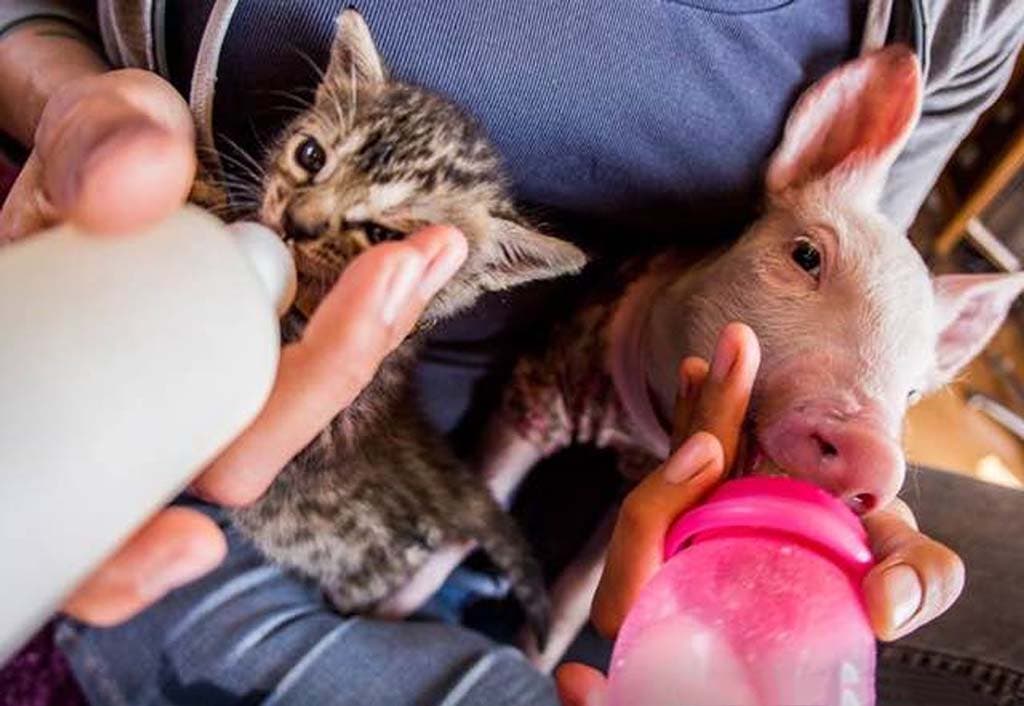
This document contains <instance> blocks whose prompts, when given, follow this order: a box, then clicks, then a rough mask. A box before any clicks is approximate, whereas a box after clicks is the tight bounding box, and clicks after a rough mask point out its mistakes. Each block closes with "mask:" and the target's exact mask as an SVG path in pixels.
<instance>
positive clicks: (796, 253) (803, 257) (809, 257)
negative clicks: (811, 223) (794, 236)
mask: <svg viewBox="0 0 1024 706" xmlns="http://www.w3.org/2000/svg"><path fill="white" fill-rule="evenodd" d="M791 257H792V258H793V262H795V263H796V264H797V266H798V267H799V268H800V269H801V270H803V271H804V272H806V273H808V274H809V275H811V276H812V277H814V278H815V279H817V278H818V277H820V276H821V253H820V252H819V251H818V248H816V247H815V246H814V243H812V242H811V241H810V240H808V239H807V238H800V239H799V240H797V241H796V243H795V244H794V245H793V250H792V251H791Z"/></svg>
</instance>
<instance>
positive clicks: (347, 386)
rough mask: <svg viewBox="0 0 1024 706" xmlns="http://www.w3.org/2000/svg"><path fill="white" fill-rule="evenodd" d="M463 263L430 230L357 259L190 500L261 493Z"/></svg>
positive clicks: (445, 232)
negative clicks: (198, 496) (259, 408)
mask: <svg viewBox="0 0 1024 706" xmlns="http://www.w3.org/2000/svg"><path fill="white" fill-rule="evenodd" d="M465 257H466V241H465V238H463V237H462V235H461V234H460V233H459V232H458V231H457V230H455V229H453V228H448V227H440V226H434V227H430V228H426V229H424V230H423V231H420V232H419V233H417V234H416V235H414V236H412V237H410V238H408V239H407V240H405V241H403V242H400V243H386V244H383V245H379V246H376V247H374V248H371V249H370V250H368V251H367V252H366V253H364V254H363V255H361V256H359V257H358V258H356V259H355V260H354V261H353V262H352V264H350V265H349V266H348V267H347V268H346V269H345V271H344V273H343V274H342V276H341V278H340V279H339V280H338V282H337V283H336V284H335V285H334V287H333V289H332V290H331V292H330V293H329V294H328V295H327V297H325V299H324V301H323V302H322V303H321V305H320V307H319V308H318V309H317V311H316V313H315V315H314V316H313V318H312V320H311V321H310V323H309V326H308V327H307V329H306V332H305V333H304V335H303V338H302V340H301V341H300V342H299V343H296V344H292V345H289V346H286V347H285V348H284V350H283V351H282V353H281V361H280V363H279V365H278V373H277V380H276V381H275V384H274V389H273V390H272V391H271V394H270V398H269V400H268V401H267V404H266V405H265V406H264V408H263V411H262V412H261V413H260V415H259V416H258V417H257V418H256V420H255V421H254V422H253V423H252V424H251V425H250V426H249V428H248V429H247V430H246V431H245V432H244V433H243V434H242V435H241V436H240V437H239V438H238V439H236V440H235V441H234V442H233V443H232V444H231V446H229V447H228V449H227V450H226V451H225V452H224V453H222V454H221V456H220V457H219V458H218V459H217V460H216V461H215V462H214V463H213V464H212V465H211V467H210V468H209V469H207V470H206V471H205V472H204V473H203V474H202V475H201V476H200V477H199V479H198V480H197V481H196V483H195V484H194V486H193V488H194V489H195V490H196V492H198V493H199V494H201V495H202V496H203V497H206V498H208V499H210V500H214V501H216V502H219V503H223V504H226V505H244V504H248V503H251V502H253V501H254V500H256V499H257V498H258V497H259V496H260V495H262V494H263V492H264V491H265V490H266V489H267V487H268V486H269V485H270V483H271V482H272V481H273V480H274V477H275V476H276V475H277V474H278V472H280V470H281V468H283V467H284V466H285V464H286V463H287V462H288V461H289V460H290V459H291V458H292V457H293V456H295V454H297V453H298V452H299V451H301V450H302V449H303V448H304V447H305V446H306V445H307V444H309V442H310V441H312V440H313V438H314V437H315V436H316V435H317V434H318V433H319V432H320V431H321V430H322V429H324V428H325V427H326V426H327V425H328V424H329V423H330V421H331V419H333V418H334V416H335V415H337V414H338V412H339V411H341V410H342V409H344V408H345V407H346V406H348V405H349V404H350V403H351V402H352V400H353V399H355V397H356V395H358V394H359V393H360V392H361V391H362V389H363V388H364V387H365V386H366V384H367V383H368V382H369V381H370V380H371V379H372V378H373V375H374V374H375V373H376V370H377V366H378V365H379V364H380V362H381V360H383V359H384V357H385V356H386V355H387V354H388V353H390V352H391V351H392V350H393V349H394V347H395V346H396V345H397V344H398V343H399V342H401V341H402V340H403V339H404V338H405V336H406V335H408V333H409V330H410V327H411V326H412V324H413V322H415V321H416V320H417V319H418V318H419V316H420V315H421V314H422V312H423V308H424V306H425V305H426V303H427V302H428V301H429V300H430V299H431V298H432V297H433V295H434V294H435V293H436V292H437V290H438V289H440V287H441V286H442V285H443V284H444V283H445V282H446V281H447V280H448V279H449V278H450V277H451V276H452V275H453V274H454V273H455V271H456V270H457V269H458V268H459V266H460V265H461V263H462V262H463V261H464V259H465Z"/></svg>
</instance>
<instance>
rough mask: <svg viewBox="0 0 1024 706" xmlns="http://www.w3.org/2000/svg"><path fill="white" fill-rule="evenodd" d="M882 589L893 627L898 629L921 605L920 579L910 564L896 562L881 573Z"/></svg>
mask: <svg viewBox="0 0 1024 706" xmlns="http://www.w3.org/2000/svg"><path fill="white" fill-rule="evenodd" d="M882 590H883V591H884V592H885V599H886V603H887V604H888V605H889V610H890V611H891V615H892V624H893V628H894V629H899V628H901V627H903V626H904V625H906V624H907V622H908V621H909V620H910V619H911V618H913V617H914V615H915V614H916V613H917V611H918V609H919V608H920V607H921V598H922V591H921V580H920V579H919V578H918V576H917V572H916V571H914V570H913V569H912V568H911V567H910V566H907V565H906V564H897V565H896V566H894V567H892V568H890V569H886V570H885V573H883V574H882Z"/></svg>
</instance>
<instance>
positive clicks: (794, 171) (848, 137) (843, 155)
mask: <svg viewBox="0 0 1024 706" xmlns="http://www.w3.org/2000/svg"><path fill="white" fill-rule="evenodd" d="M920 105H921V72H920V69H919V68H918V64H917V58H916V57H915V56H914V54H913V53H912V52H911V51H910V50H909V49H907V48H906V47H903V46H898V45H897V46H891V47H888V48H886V49H882V50H880V51H876V52H873V53H871V54H867V55H865V56H863V57H861V58H859V59H857V60H855V61H852V62H849V63H847V64H844V65H843V66H840V67H839V68H838V69H835V70H834V71H832V72H831V73H829V74H828V75H826V76H825V77H824V78H823V79H821V80H820V81H818V82H817V83H816V84H814V85H813V86H811V87H810V88H809V89H808V90H807V91H806V92H805V93H804V94H803V95H802V96H801V97H800V100H799V101H798V102H797V104H796V106H795V107H794V108H793V110H792V111H791V112H790V115H789V120H788V121H787V122H786V129H785V134H784V135H783V138H782V144H781V145H780V146H779V148H778V149H777V150H776V152H775V154H774V155H773V156H772V159H771V162H770V163H769V166H768V173H767V176H766V180H765V184H766V187H767V189H768V192H769V193H781V192H783V191H785V190H787V189H791V188H794V187H799V186H802V185H804V184H807V183H809V182H812V181H817V180H821V179H826V180H828V181H829V183H830V186H833V187H835V188H838V189H841V190H843V191H844V192H845V193H847V194H848V195H849V196H852V197H854V198H856V199H858V200H863V201H864V202H865V203H870V204H877V202H878V199H879V198H880V196H881V193H882V188H883V186H884V185H885V178H886V175H887V174H888V172H889V167H891V166H892V163H893V162H894V161H895V160H896V157H897V155H898V154H899V152H900V150H901V149H902V148H903V145H904V143H905V142H906V141H907V137H909V135H910V132H911V130H913V128H914V125H915V124H916V123H917V118H918V113H919V111H920Z"/></svg>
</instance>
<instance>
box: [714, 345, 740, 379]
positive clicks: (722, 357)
mask: <svg viewBox="0 0 1024 706" xmlns="http://www.w3.org/2000/svg"><path fill="white" fill-rule="evenodd" d="M736 352H737V348H736V346H734V345H732V344H731V343H729V342H727V341H726V340H725V339H721V340H719V341H718V345H717V346H716V347H715V357H714V358H713V359H712V360H711V379H712V380H714V381H715V382H723V381H724V380H725V378H726V376H727V375H728V374H729V371H730V370H732V366H733V363H735V362H736Z"/></svg>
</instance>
